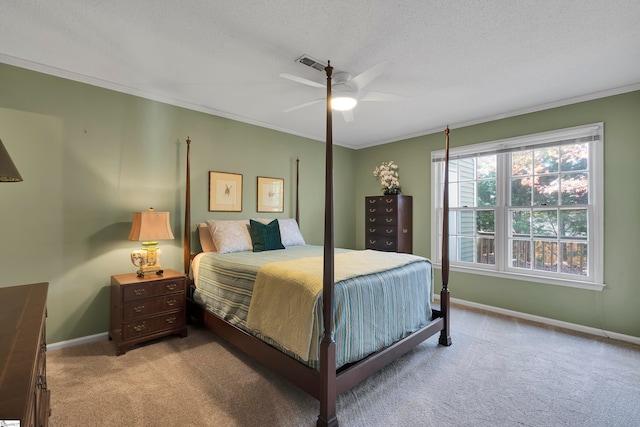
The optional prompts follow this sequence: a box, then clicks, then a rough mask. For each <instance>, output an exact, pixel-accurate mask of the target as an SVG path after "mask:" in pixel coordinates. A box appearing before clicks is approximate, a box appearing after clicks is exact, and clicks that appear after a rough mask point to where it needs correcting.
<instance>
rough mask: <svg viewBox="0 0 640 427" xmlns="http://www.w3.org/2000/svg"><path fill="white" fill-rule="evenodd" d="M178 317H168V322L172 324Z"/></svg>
mask: <svg viewBox="0 0 640 427" xmlns="http://www.w3.org/2000/svg"><path fill="white" fill-rule="evenodd" d="M175 321H176V318H175V317H167V323H169V324H172V323H175Z"/></svg>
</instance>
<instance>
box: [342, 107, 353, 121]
mask: <svg viewBox="0 0 640 427" xmlns="http://www.w3.org/2000/svg"><path fill="white" fill-rule="evenodd" d="M341 113H342V118H343V119H344V121H345V122H352V121H353V110H344V111H341Z"/></svg>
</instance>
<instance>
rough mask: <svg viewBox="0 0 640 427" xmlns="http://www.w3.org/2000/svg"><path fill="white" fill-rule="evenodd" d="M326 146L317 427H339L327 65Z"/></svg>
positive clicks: (331, 159) (329, 71) (330, 125)
mask: <svg viewBox="0 0 640 427" xmlns="http://www.w3.org/2000/svg"><path fill="white" fill-rule="evenodd" d="M324 70H325V71H326V73H327V106H326V108H327V110H326V111H327V142H326V153H325V162H326V165H325V195H324V198H325V202H324V256H323V276H322V316H323V322H324V331H323V334H322V341H321V343H320V377H321V378H322V379H321V386H320V396H319V397H320V399H319V400H320V415H318V421H317V424H316V425H317V426H318V427H326V426H337V425H338V419H337V418H336V399H337V391H336V342H335V340H334V337H333V297H334V292H333V285H334V259H333V252H334V241H333V134H332V110H331V75H332V73H333V67H331V62H330V61H327V66H326V67H325V69H324Z"/></svg>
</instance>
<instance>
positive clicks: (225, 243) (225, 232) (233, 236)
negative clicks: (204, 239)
mask: <svg viewBox="0 0 640 427" xmlns="http://www.w3.org/2000/svg"><path fill="white" fill-rule="evenodd" d="M207 225H208V226H209V232H210V233H211V238H212V239H213V243H214V244H215V245H216V249H217V250H218V253H220V254H227V253H231V252H242V251H251V250H253V245H252V244H251V235H250V234H249V220H242V221H234V220H227V221H224V220H215V219H210V220H208V221H207Z"/></svg>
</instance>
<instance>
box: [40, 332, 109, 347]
mask: <svg viewBox="0 0 640 427" xmlns="http://www.w3.org/2000/svg"><path fill="white" fill-rule="evenodd" d="M106 339H109V333H108V332H101V333H99V334H95V335H88V336H86V337H80V338H74V339H72V340H67V341H60V342H55V343H53V344H47V351H53V350H60V349H63V348H67V347H73V346H76V345H80V344H88V343H90V342H98V341H102V340H106Z"/></svg>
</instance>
